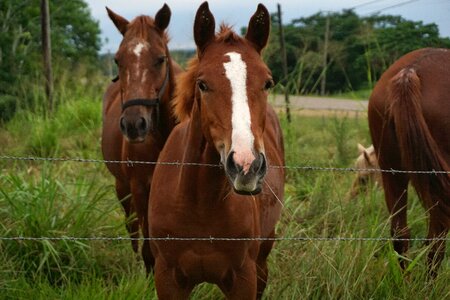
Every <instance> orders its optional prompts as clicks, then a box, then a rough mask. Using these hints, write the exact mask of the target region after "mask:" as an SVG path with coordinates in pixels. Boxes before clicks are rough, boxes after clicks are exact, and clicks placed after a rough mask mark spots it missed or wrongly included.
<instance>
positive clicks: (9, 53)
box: [0, 0, 450, 121]
mask: <svg viewBox="0 0 450 300" xmlns="http://www.w3.org/2000/svg"><path fill="white" fill-rule="evenodd" d="M39 2H40V1H36V0H22V1H15V0H2V1H0V121H1V120H7V119H9V118H10V117H11V116H12V115H13V114H14V112H15V111H16V110H17V109H18V108H25V109H33V108H34V107H36V106H39V105H40V104H41V103H40V101H41V100H42V99H41V100H40V98H43V97H44V96H43V93H40V91H41V90H42V89H43V79H42V70H43V66H42V54H41V28H40V3H39ZM50 16H51V19H50V23H51V30H52V31H51V39H52V59H53V64H54V81H55V86H56V89H57V91H56V92H57V93H58V91H59V92H60V93H61V89H62V88H65V89H66V90H68V89H71V88H76V86H77V85H80V79H83V81H82V84H83V82H84V84H86V82H88V83H89V84H92V82H93V81H92V80H90V79H89V76H92V74H98V72H99V71H101V72H102V73H103V74H108V75H110V73H111V64H110V62H106V61H105V59H109V60H110V59H111V57H110V56H109V55H106V56H105V55H99V51H100V47H101V39H100V27H99V24H98V21H96V20H94V19H93V18H92V16H91V13H90V11H89V7H88V6H87V4H86V3H85V2H84V1H83V0H71V1H66V0H52V1H50ZM276 18H277V17H276V14H273V15H272V20H273V22H272V34H271V38H270V41H269V45H268V47H267V49H266V50H265V52H264V58H265V60H266V62H267V63H268V65H269V67H270V69H271V70H272V72H273V76H274V79H275V80H276V81H277V82H279V83H280V86H286V87H287V88H288V89H289V91H290V92H291V93H295V94H318V93H320V91H321V86H323V87H324V90H323V91H324V92H325V93H326V94H330V93H337V92H346V91H354V90H359V89H370V88H372V87H373V85H374V83H375V82H376V81H377V79H378V78H379V77H380V75H381V74H382V72H383V71H384V70H385V69H386V68H387V67H388V66H389V65H390V64H391V63H392V62H393V61H395V60H396V59H397V58H398V57H400V56H401V55H403V54H405V53H407V52H409V51H412V50H414V49H418V48H422V47H444V48H450V39H449V38H443V37H440V35H439V29H438V26H437V25H436V24H434V23H431V24H424V23H422V22H420V21H419V22H417V21H411V20H406V19H404V18H402V17H400V16H392V15H373V16H369V17H361V16H358V15H357V14H356V13H355V12H354V11H353V10H343V11H341V12H333V13H323V12H320V13H316V14H314V15H311V16H309V17H304V18H298V19H294V20H292V21H290V22H289V23H288V24H284V25H283V27H284V33H285V42H286V50H287V62H288V73H289V74H288V77H287V78H283V75H282V62H281V56H280V44H279V36H278V34H279V27H278V22H277V19H276ZM327 23H328V26H327ZM242 30H243V32H245V31H246V30H245V28H243V29H242ZM325 44H327V47H325ZM325 49H326V53H325ZM193 53H194V52H193V51H192V50H191V51H180V50H178V51H175V52H174V56H175V57H176V59H179V60H181V61H180V63H181V65H185V61H184V60H186V59H187V58H188V56H191V55H193ZM325 58H326V59H325ZM103 80H104V78H103ZM322 81H325V82H324V84H321V83H322ZM58 83H59V86H60V87H61V88H60V90H58ZM36 90H37V91H38V92H37V93H34V92H33V91H36ZM42 101H44V100H42ZM56 101H58V99H56Z"/></svg>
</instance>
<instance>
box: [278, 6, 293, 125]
mask: <svg viewBox="0 0 450 300" xmlns="http://www.w3.org/2000/svg"><path fill="white" fill-rule="evenodd" d="M277 8H278V27H279V29H280V48H281V60H282V61H283V64H282V66H283V77H284V78H283V81H284V83H285V85H284V101H285V103H286V118H287V121H288V123H291V112H290V108H289V91H288V89H287V76H288V71H287V56H286V47H285V45H284V30H283V22H282V21H281V5H280V4H279V3H278V4H277Z"/></svg>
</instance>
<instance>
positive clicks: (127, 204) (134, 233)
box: [116, 179, 139, 253]
mask: <svg viewBox="0 0 450 300" xmlns="http://www.w3.org/2000/svg"><path fill="white" fill-rule="evenodd" d="M116 194H117V198H118V199H119V201H120V204H122V207H123V210H124V211H125V217H126V220H127V222H126V225H125V226H126V228H127V231H128V233H129V235H130V237H131V238H139V221H138V220H137V219H133V220H130V216H131V215H132V214H133V213H134V206H133V201H132V200H131V197H130V187H129V185H128V184H127V183H124V182H122V181H120V180H117V179H116ZM131 247H132V248H133V251H134V253H137V252H138V249H139V243H138V241H137V240H131Z"/></svg>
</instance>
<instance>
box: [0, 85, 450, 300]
mask: <svg viewBox="0 0 450 300" xmlns="http://www.w3.org/2000/svg"><path fill="white" fill-rule="evenodd" d="M280 118H281V120H282V123H283V128H284V134H285V142H286V160H287V164H288V165H311V166H324V167H348V166H351V165H352V161H353V159H354V158H355V157H356V155H357V150H356V143H357V142H361V143H363V144H365V145H368V144H370V139H369V136H368V126H367V120H366V118H365V117H361V116H360V117H359V118H354V117H352V116H348V117H346V116H342V114H341V115H340V116H339V117H336V116H333V115H327V116H325V115H324V116H315V117H311V116H303V115H295V116H294V120H293V123H292V124H287V123H286V122H285V120H284V117H283V116H282V115H281V116H280ZM100 129H101V102H100V96H98V93H96V92H93V93H90V94H89V96H77V97H76V100H75V99H69V100H68V101H65V102H64V103H63V104H62V105H60V106H59V108H58V110H57V111H56V112H55V115H54V117H53V118H52V119H46V118H44V117H42V116H41V115H40V114H31V113H26V112H21V113H19V114H17V115H16V116H15V117H14V119H13V120H12V121H10V122H9V123H7V124H6V125H3V126H2V127H1V129H0V139H1V140H2V147H1V148H0V154H2V155H18V156H57V157H62V156H64V157H86V158H101V154H100ZM0 168H1V170H2V172H1V173H0V236H1V237H12V236H35V237H39V236H77V237H88V236H118V235H120V236H126V231H125V226H124V223H125V220H124V218H123V213H122V210H121V207H120V204H119V202H118V200H117V199H116V197H115V194H114V188H113V179H112V177H111V175H110V174H109V173H108V172H107V171H106V168H105V166H104V165H103V164H101V163H76V162H58V163H49V162H22V161H6V160H1V161H0ZM354 176H355V175H354V174H353V173H348V172H347V173H343V172H326V171H300V170H297V171H295V170H290V171H289V172H288V176H287V183H286V198H285V207H284V209H283V214H282V218H281V220H280V222H279V225H278V228H277V233H278V236H285V237H296V236H308V237H389V220H388V218H389V216H388V214H387V210H386V208H385V205H384V200H383V193H382V191H380V190H377V189H376V188H372V189H371V190H370V191H369V192H368V193H367V194H365V195H360V196H359V198H357V199H354V200H351V201H350V200H347V199H346V195H347V193H348V190H349V188H350V186H351V184H352V180H353V178H354ZM410 200H411V201H409V206H410V207H409V208H410V210H409V224H410V226H411V229H412V235H413V237H424V236H426V215H425V213H424V211H423V209H422V207H421V205H420V203H419V201H418V200H417V198H416V196H415V195H414V193H410ZM426 250H427V249H426V247H425V246H424V245H423V243H421V242H412V248H411V251H410V252H409V253H408V257H409V260H410V265H409V268H408V270H407V271H406V272H405V273H404V274H402V271H401V270H400V268H399V267H398V264H397V259H398V256H397V255H396V253H395V252H394V251H393V250H392V247H391V245H390V243H388V242H376V241H370V242H363V241H357V242H354V241H308V242H299V241H280V242H278V243H276V245H275V247H274V249H273V251H272V253H271V255H270V261H269V268H270V278H269V283H268V287H267V289H266V293H265V298H266V299H449V298H450V290H449V288H448V282H449V280H450V259H449V258H448V256H449V251H447V258H446V259H445V260H444V262H443V265H442V267H441V269H440V274H439V276H438V278H437V279H436V280H435V281H434V282H427V281H426V266H425V253H426ZM0 298H2V299H89V300H92V299H155V298H156V293H155V289H154V284H153V278H152V277H150V278H146V277H145V271H144V268H143V263H142V262H141V261H139V260H138V259H136V257H135V256H134V254H133V253H132V251H131V247H130V244H129V242H127V241H47V240H42V241H0ZM221 298H222V296H221V294H220V291H218V289H217V288H215V287H214V286H212V285H209V284H203V285H200V286H199V287H197V288H196V289H195V291H194V293H193V295H192V299H221Z"/></svg>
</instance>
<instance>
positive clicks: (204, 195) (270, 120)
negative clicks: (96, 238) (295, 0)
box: [149, 2, 285, 299]
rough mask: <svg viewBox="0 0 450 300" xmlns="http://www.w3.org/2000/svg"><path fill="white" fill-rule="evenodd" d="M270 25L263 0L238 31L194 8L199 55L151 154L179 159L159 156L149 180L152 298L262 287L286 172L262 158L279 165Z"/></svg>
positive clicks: (255, 293)
mask: <svg viewBox="0 0 450 300" xmlns="http://www.w3.org/2000/svg"><path fill="white" fill-rule="evenodd" d="M269 32H270V14H269V12H268V11H267V9H266V8H265V7H264V6H263V5H262V4H259V5H258V8H257V10H256V12H255V13H254V15H253V16H252V17H251V19H250V21H249V24H248V30H247V33H246V35H245V37H240V36H238V35H237V34H236V33H235V32H233V30H232V29H231V27H229V26H227V25H225V24H222V25H221V27H220V31H219V33H218V34H217V35H216V34H215V20H214V16H213V15H212V13H211V11H210V10H209V6H208V3H207V2H204V3H203V4H201V5H200V7H199V8H198V11H197V13H196V16H195V22H194V40H195V43H196V46H197V55H196V57H194V58H193V60H191V61H190V63H189V66H188V68H187V70H186V73H185V74H183V75H182V76H180V77H179V79H178V81H177V89H176V96H175V99H174V104H175V107H174V112H175V114H176V116H177V118H178V119H179V121H180V123H179V124H178V125H177V126H176V127H175V128H174V130H173V131H172V132H171V134H170V136H169V139H168V140H167V142H166V144H165V145H164V148H163V150H162V152H161V154H160V156H159V158H158V162H180V165H178V166H166V165H157V166H156V169H155V173H154V175H153V182H152V185H155V186H158V190H156V189H152V191H151V192H150V205H149V206H150V207H149V220H150V221H149V223H150V229H149V231H150V236H151V238H152V240H151V249H152V253H153V254H154V257H155V268H154V278H155V286H156V290H157V294H158V297H159V298H160V299H186V298H188V297H189V295H190V293H191V291H192V289H193V288H194V287H195V286H196V285H197V284H199V283H202V282H209V283H213V284H216V285H217V286H218V287H219V288H220V289H221V291H222V292H223V293H224V295H225V296H226V297H227V298H229V299H255V298H261V296H262V294H263V291H264V289H265V286H266V282H267V278H268V267H267V257H268V255H269V253H270V251H271V249H272V247H273V243H274V240H273V238H274V236H275V224H276V223H277V221H278V219H279V218H280V213H281V207H282V200H283V194H284V180H285V174H284V173H285V171H284V169H283V168H282V167H272V168H271V167H269V166H270V165H272V166H283V165H284V144H283V136H282V131H281V127H280V123H279V121H278V118H277V115H276V114H275V112H274V110H273V109H272V108H271V107H270V105H269V104H268V103H267V97H268V93H269V90H270V88H271V87H272V86H273V80H272V76H271V72H270V70H269V68H268V67H267V66H266V65H265V64H264V62H263V60H262V58H261V51H262V50H263V48H264V47H265V46H266V44H267V40H268V37H269ZM183 163H184V164H183ZM192 163H194V164H200V165H192ZM220 166H221V167H220ZM167 237H169V238H174V239H167ZM204 237H213V238H215V240H212V239H211V240H210V239H208V240H207V241H205V240H202V238H204ZM177 238H178V239H180V238H181V239H183V238H188V241H186V240H177ZM191 238H192V240H190V239H191ZM227 239H231V240H227ZM233 239H234V240H233Z"/></svg>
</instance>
